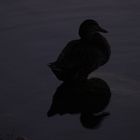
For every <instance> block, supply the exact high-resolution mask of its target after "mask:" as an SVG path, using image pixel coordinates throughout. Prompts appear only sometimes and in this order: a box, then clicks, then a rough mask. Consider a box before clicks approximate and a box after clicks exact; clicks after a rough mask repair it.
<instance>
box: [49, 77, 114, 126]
mask: <svg viewBox="0 0 140 140" xmlns="http://www.w3.org/2000/svg"><path fill="white" fill-rule="evenodd" d="M110 98H111V91H110V88H109V86H108V84H107V83H106V82H105V81H104V80H102V79H100V78H92V79H88V80H86V81H85V82H79V81H78V82H64V83H62V84H61V85H60V86H59V87H58V88H57V90H56V92H55V94H54V96H53V100H52V105H51V106H50V109H49V111H48V112H47V116H48V117H52V116H54V115H57V114H59V115H64V114H80V121H81V123H82V125H83V126H84V127H86V128H93V129H94V128H96V127H98V126H99V125H100V123H101V122H102V120H103V119H104V118H105V117H106V116H108V115H109V112H104V109H105V108H106V107H107V106H108V104H109V102H110Z"/></svg>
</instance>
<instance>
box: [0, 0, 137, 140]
mask: <svg viewBox="0 0 140 140" xmlns="http://www.w3.org/2000/svg"><path fill="white" fill-rule="evenodd" d="M139 17H140V2H139V0H128V1H127V0H117V1H116V0H106V1H104V0H98V1H97V0H95V1H93V0H86V1H84V0H77V1H74V0H71V1H64V0H60V1H59V2H58V1H56V0H51V1H47V0H34V1H33V0H24V1H21V0H12V1H10V0H1V1H0V19H1V21H0V135H2V137H6V138H7V139H10V138H9V137H10V136H6V135H7V134H11V133H13V134H14V136H16V135H23V136H27V137H29V138H30V139H32V140H39V139H40V140H46V139H47V140H75V139H80V140H93V139H97V140H103V139H107V140H118V139H119V140H132V139H135V140H139V139H140V136H139V130H140V112H139V107H140V87H139V85H140V65H139V64H140V48H139V47H140V41H139V33H140V27H139V25H140V19H139ZM87 18H93V19H96V20H97V21H99V23H101V25H102V26H104V27H105V28H107V29H108V30H109V33H108V34H107V35H106V37H107V39H108V40H109V42H110V44H111V46H112V57H111V59H110V61H109V63H108V64H106V65H105V66H104V67H102V68H100V69H99V70H97V71H96V72H95V73H93V74H91V77H94V76H96V77H99V78H102V79H104V80H105V81H106V82H107V83H108V84H109V85H110V88H111V91H112V99H111V103H110V104H109V106H108V108H107V110H108V111H110V113H111V115H110V116H109V117H108V118H107V119H106V120H105V121H104V122H103V124H102V127H101V128H100V129H97V130H88V129H85V128H83V127H82V126H81V124H80V122H79V116H78V115H73V116H72V115H65V116H59V115H58V116H54V117H53V118H47V116H46V113H47V111H48V109H49V107H50V105H51V100H52V96H53V94H54V93H55V90H56V88H57V87H58V86H59V85H60V83H61V82H60V81H58V80H57V79H56V78H55V76H54V75H53V74H52V72H51V71H50V69H49V68H48V67H46V64H48V63H49V62H51V61H54V60H55V59H56V57H57V56H58V54H59V53H60V51H61V50H62V48H63V47H64V46H65V45H66V44H67V42H68V41H70V40H72V39H76V38H78V35H77V31H78V27H79V24H80V23H81V22H82V21H83V20H85V19H87Z"/></svg>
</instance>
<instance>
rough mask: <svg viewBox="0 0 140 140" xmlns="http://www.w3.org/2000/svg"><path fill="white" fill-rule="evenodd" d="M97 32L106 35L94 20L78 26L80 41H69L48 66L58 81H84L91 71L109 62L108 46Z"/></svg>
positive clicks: (109, 52)
mask: <svg viewBox="0 0 140 140" xmlns="http://www.w3.org/2000/svg"><path fill="white" fill-rule="evenodd" d="M99 32H103V33H107V31H106V30H104V29H103V28H101V27H100V26H99V25H98V23H97V22H96V21H94V20H86V21H84V22H83V23H82V24H81V25H80V28H79V36H80V39H78V40H72V41H70V42H69V43H68V44H67V45H66V47H65V48H64V49H63V51H62V52H61V53H60V55H59V56H58V58H57V60H56V61H55V62H53V63H50V64H49V67H50V68H51V70H52V71H53V72H54V74H55V75H56V77H57V78H58V79H59V80H62V81H71V80H72V81H76V80H86V79H87V77H88V75H89V74H90V73H91V72H92V71H94V70H96V69H97V68H99V67H100V66H102V65H104V64H105V63H106V62H107V61H108V60H109V58H110V54H111V51H110V45H109V43H108V42H107V40H106V39H105V38H104V37H103V36H102V35H101V34H100V33H99Z"/></svg>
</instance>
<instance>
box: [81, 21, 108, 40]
mask: <svg viewBox="0 0 140 140" xmlns="http://www.w3.org/2000/svg"><path fill="white" fill-rule="evenodd" d="M97 32H102V33H108V31H107V30H105V29H103V28H101V27H100V26H99V24H98V23H97V22H96V21H95V20H92V19H87V20H85V21H84V22H83V23H82V24H81V25H80V28H79V36H80V37H81V38H87V39H88V38H90V37H91V36H92V35H94V34H95V33H97Z"/></svg>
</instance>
